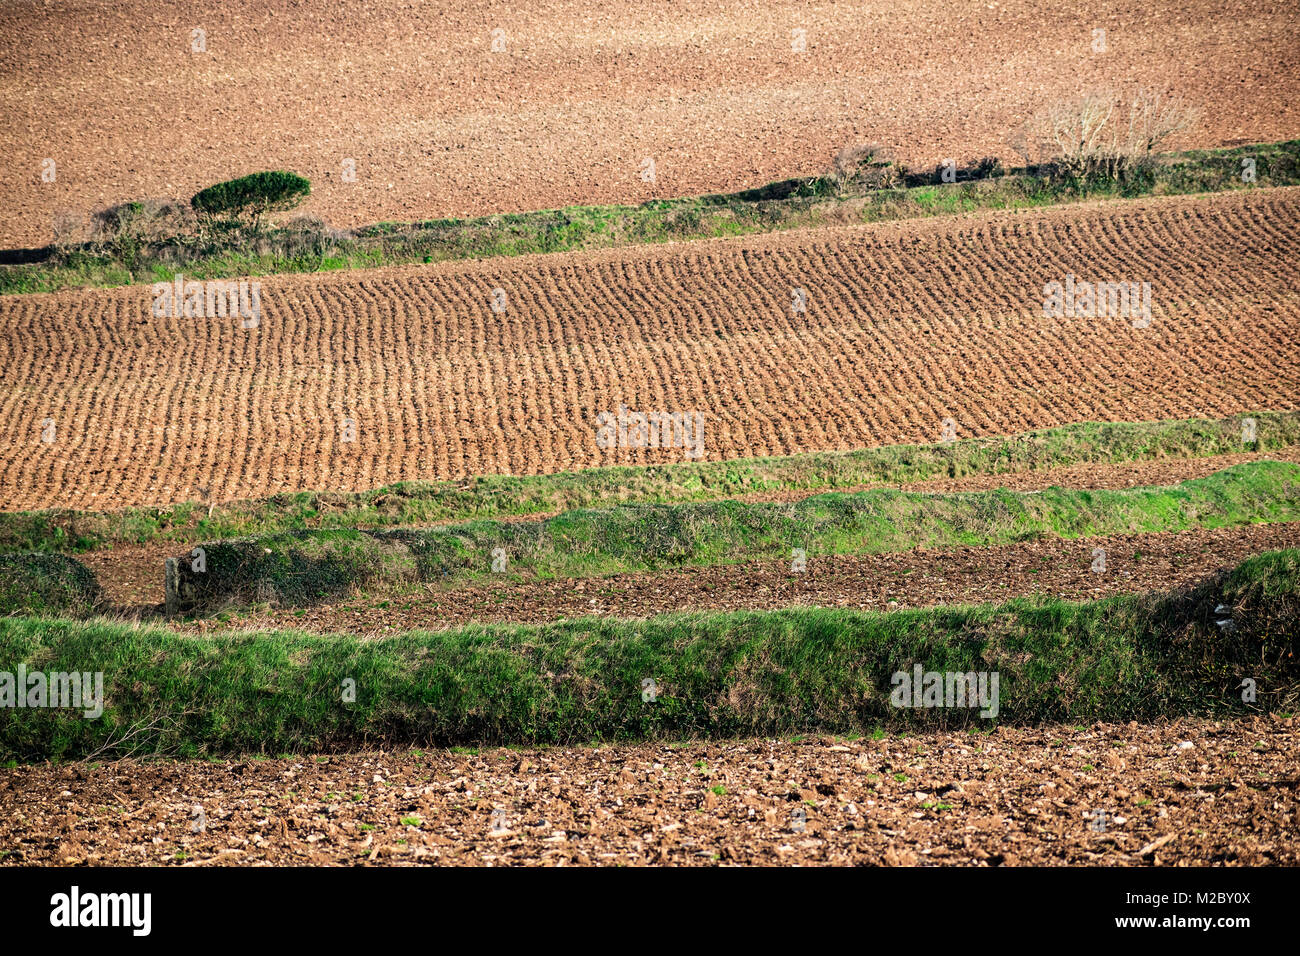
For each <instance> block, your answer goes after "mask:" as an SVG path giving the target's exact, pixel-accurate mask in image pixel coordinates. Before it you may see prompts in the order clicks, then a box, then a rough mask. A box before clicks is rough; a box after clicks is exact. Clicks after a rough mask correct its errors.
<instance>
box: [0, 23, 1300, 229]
mask: <svg viewBox="0 0 1300 956" xmlns="http://www.w3.org/2000/svg"><path fill="white" fill-rule="evenodd" d="M358 11H359V8H353V7H352V6H350V5H339V4H337V3H331V2H328V0H294V2H288V0H267V2H263V3H259V4H256V5H253V6H245V5H237V4H224V5H223V4H216V5H200V4H195V3H193V2H190V0H180V2H177V0H161V2H159V0H148V2H146V0H123V2H120V3H114V4H113V5H112V6H111V7H102V6H100V5H95V4H83V3H73V2H69V0H54V2H52V3H36V2H33V0H21V2H12V3H7V4H4V5H3V7H0V78H3V79H0V115H3V116H4V117H5V122H4V123H3V124H0V157H3V160H2V162H3V166H4V169H3V173H4V178H3V181H4V183H5V188H4V189H3V190H0V244H4V245H11V244H14V243H21V244H42V245H43V244H44V243H46V242H48V241H49V239H50V237H51V229H52V226H51V223H52V220H53V216H54V214H55V213H56V211H58V210H60V209H66V208H70V209H78V210H82V211H85V210H89V209H92V208H99V207H102V206H106V205H109V204H112V203H118V202H123V201H125V200H129V199H140V198H144V197H149V196H159V195H161V196H174V197H180V198H183V199H188V198H189V197H190V196H191V195H192V194H193V193H194V192H196V191H197V190H199V189H201V188H202V187H204V186H207V185H210V184H212V183H215V182H219V181H221V180H225V179H228V178H230V177H232V176H235V175H242V174H244V173H250V172H253V171H256V170H264V169H293V170H296V171H297V172H299V173H301V174H303V175H305V176H308V177H309V178H310V179H311V180H312V194H313V195H312V199H311V200H310V202H309V204H308V205H307V206H305V207H304V210H305V211H306V212H309V213H311V214H314V215H318V216H324V217H326V218H328V219H329V220H330V221H331V222H333V223H334V224H335V225H338V226H358V225H362V224H365V223H372V222H376V221H379V220H383V219H416V218H426V217H434V216H450V215H465V214H474V213H493V212H512V211H519V210H525V209H538V208H554V207H560V206H567V205H572V204H574V203H593V202H609V201H622V202H633V203H635V202H641V201H643V200H646V199H650V198H654V197H663V196H680V195H695V194H700V193H708V192H724V191H730V190H734V189H736V188H738V187H745V186H755V185H759V184H762V183H766V182H769V181H771V180H776V179H783V178H785V177H788V176H794V175H807V174H813V173H818V172H822V171H824V170H825V169H826V168H827V166H828V164H829V162H830V158H831V156H832V155H833V154H834V152H835V151H836V150H838V149H840V148H841V147H842V146H844V145H845V144H847V143H849V142H852V141H863V140H876V141H879V142H882V143H885V144H887V145H889V146H893V147H896V148H898V149H899V151H900V157H901V158H902V159H904V160H907V161H909V162H911V163H913V164H915V165H917V166H933V165H934V164H937V163H939V162H941V161H942V160H943V159H945V158H946V157H954V158H956V159H957V160H958V161H959V162H963V163H964V162H968V161H971V160H974V159H976V158H978V157H980V156H985V155H999V156H1002V157H1003V158H1004V159H1006V160H1008V161H1012V160H1014V159H1015V156H1014V154H1013V152H1012V150H1011V149H1010V148H1009V146H1008V140H1009V136H1010V134H1011V132H1012V130H1013V129H1015V128H1016V127H1018V126H1019V124H1020V123H1021V122H1022V121H1023V120H1024V118H1025V117H1026V116H1028V115H1030V114H1031V113H1033V112H1035V111H1037V110H1039V109H1041V108H1043V107H1044V106H1046V105H1047V104H1049V103H1051V102H1053V101H1055V100H1058V99H1061V98H1063V97H1069V96H1073V95H1076V94H1077V93H1079V92H1081V91H1082V90H1085V89H1099V88H1107V87H1111V88H1119V89H1125V90H1128V89H1132V88H1134V87H1136V86H1138V85H1143V84H1145V85H1148V86H1154V87H1156V88H1159V89H1161V90H1168V91H1172V92H1177V93H1181V94H1183V95H1184V96H1186V97H1187V98H1188V100H1190V101H1191V102H1193V103H1196V104H1199V105H1201V106H1202V107H1204V110H1205V116H1204V120H1203V122H1202V123H1201V125H1200V126H1199V127H1198V128H1197V129H1196V130H1195V131H1193V133H1191V134H1190V135H1189V136H1188V137H1187V142H1188V143H1189V144H1191V145H1197V146H1217V145H1222V144H1230V143H1239V142H1258V141H1261V140H1278V139H1286V138H1292V137H1294V136H1296V135H1297V133H1300V117H1298V116H1297V111H1296V103H1297V102H1300V72H1298V71H1296V70H1294V69H1292V68H1290V67H1288V66H1287V64H1288V63H1292V62H1293V60H1294V53H1295V49H1296V47H1297V45H1298V44H1297V40H1298V39H1300V30H1298V28H1297V22H1298V18H1297V13H1296V6H1295V4H1294V2H1283V3H1275V4H1243V3H1216V2H1211V0H1158V2H1154V3H1133V2H1132V0H1102V2H1098V0H1086V2H1083V3H1079V2H1067V0H994V2H988V3H974V4H969V5H946V6H943V7H942V8H940V7H937V6H936V5H934V4H933V3H929V2H926V0H893V2H891V3H889V4H881V3H863V2H859V0H854V2H848V3H836V4H824V5H808V4H803V3H796V2H792V0H746V2H745V3H743V4H722V5H720V4H718V3H716V2H711V0H685V2H681V0H678V2H674V3H671V4H665V3H650V4H646V3H629V2H627V0H619V2H613V3H600V4H594V5H593V4H589V3H582V4H575V3H572V2H570V0H534V2H532V3H529V4H525V5H514V6H512V7H511V8H510V9H509V10H506V9H505V8H502V7H501V6H500V5H499V4H494V3H490V2H488V0H455V2H451V0H435V2H432V3H420V4H410V3H407V2H405V0H375V2H369V3H367V4H366V5H365V7H364V13H361V12H358ZM195 28H202V29H204V30H206V40H207V44H206V45H207V52H206V53H192V52H191V31H192V30H194V29H195ZM498 28H499V29H501V30H503V31H504V38H505V41H506V46H505V52H500V53H493V52H491V44H492V31H493V30H494V29H498ZM795 29H803V30H805V31H806V34H805V36H806V43H807V52H805V53H795V52H793V51H792V50H791V40H792V36H791V32H792V30H795ZM1096 29H1104V30H1106V41H1107V42H1106V46H1107V49H1106V52H1104V53H1095V52H1094V51H1093V39H1094V35H1093V31H1094V30H1096ZM47 157H48V158H52V159H54V160H55V161H56V162H57V164H58V167H57V173H58V174H57V179H56V181H55V182H54V183H44V182H42V180H41V163H42V161H43V160H44V159H45V158H47ZM645 157H651V158H653V159H654V160H655V162H656V170H655V172H656V176H655V182H653V183H647V182H643V181H642V176H641V172H642V160H643V159H644V158H645ZM345 159H353V160H355V163H356V173H357V175H356V182H354V183H347V182H343V181H342V175H341V171H342V163H343V161H344V160H345Z"/></svg>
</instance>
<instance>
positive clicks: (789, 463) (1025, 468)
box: [0, 411, 1300, 554]
mask: <svg viewBox="0 0 1300 956" xmlns="http://www.w3.org/2000/svg"><path fill="white" fill-rule="evenodd" d="M1252 421H1253V423H1254V425H1253V432H1250V434H1253V436H1254V438H1253V440H1252V441H1244V440H1243V439H1244V438H1245V437H1247V435H1248V432H1247V431H1246V430H1243V429H1249V428H1250V425H1249V422H1252ZM1243 423H1246V424H1245V425H1243ZM1296 444H1300V411H1258V412H1251V413H1249V414H1243V415H1232V416H1229V417H1226V418H1218V419H1210V418H1193V419H1182V420H1174V419H1170V420H1164V421H1157V422H1113V423H1106V422H1082V423H1079V424H1074V425H1064V426H1060V427H1057V428H1047V429H1036V430H1034V431H1029V432H1023V433H1020V434H1017V435H1009V436H998V437H991V438H963V439H959V440H957V441H953V442H949V443H932V444H917V445H885V446H879V447H875V448H865V449H858V450H854V451H830V452H804V453H800V454H794V455H785V456H775V457H764V458H734V459H729V460H726V461H720V462H709V461H704V462H676V463H671V464H666V465H634V466H628V465H614V466H608V467H603V468H590V469H586V470H583V471H576V472H557V473H553V474H543V475H523V476H504V475H482V476H477V477H474V478H470V479H467V480H462V481H455V480H452V481H406V482H397V483H395V484H391V485H384V486H382V487H379V488H376V489H374V490H371V491H365V492H324V491H303V492H297V493H294V494H280V495H271V496H269V497H266V498H259V499H247V500H238V501H229V502H221V501H209V502H194V501H191V502H185V503H181V504H176V505H170V506H162V507H133V508H125V509H121V510H118V511H82V510H77V509H61V508H60V509H46V510H40V511H12V512H0V551H24V552H25V551H51V552H60V553H71V554H75V553H78V552H84V551H91V550H96V549H100V548H108V547H113V546H116V545H123V544H129V545H141V544H149V543H153V542H165V541H176V542H191V541H197V540H204V539H206V540H215V539H222V538H232V537H244V536H249V535H259V534H274V533H279V532H285V531H305V530H327V529H332V528H382V527H403V526H405V527H417V526H421V525H434V524H443V523H451V522H457V521H467V520H472V519H488V518H526V517H541V516H546V515H554V514H559V513H560V512H562V511H570V510H574V509H578V508H599V507H608V506H610V505H612V504H618V503H640V504H670V503H684V502H704V501H716V500H720V499H723V498H734V497H740V496H744V495H754V494H764V493H779V492H784V491H791V490H795V491H807V492H809V493H810V494H811V493H814V492H818V491H836V490H847V489H860V488H863V487H865V486H871V485H881V486H886V485H896V484H902V483H905V482H915V481H925V480H928V479H933V478H940V477H952V478H955V477H962V476H967V475H977V474H978V475H997V474H1019V473H1024V472H1034V471H1042V470H1046V469H1049V468H1054V467H1058V466H1063V465H1076V464H1084V463H1107V462H1110V463H1115V462H1135V461H1146V460H1153V459H1160V458H1205V457H1210V456H1213V455H1220V454H1229V453H1235V452H1243V451H1254V452H1265V451H1269V450H1276V449H1280V448H1286V447H1289V446H1293V445H1296Z"/></svg>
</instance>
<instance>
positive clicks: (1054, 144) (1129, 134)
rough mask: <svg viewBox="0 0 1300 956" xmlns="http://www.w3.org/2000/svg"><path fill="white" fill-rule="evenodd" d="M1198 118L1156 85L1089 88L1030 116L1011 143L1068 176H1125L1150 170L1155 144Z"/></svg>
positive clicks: (1027, 158) (1027, 157)
mask: <svg viewBox="0 0 1300 956" xmlns="http://www.w3.org/2000/svg"><path fill="white" fill-rule="evenodd" d="M1199 120H1200V114H1199V112H1198V111H1197V110H1195V109H1193V108H1192V107H1190V106H1188V105H1187V104H1186V103H1184V102H1183V100H1182V98H1181V97H1177V96H1167V95H1165V94H1163V93H1160V92H1158V91H1155V90H1147V89H1139V90H1137V91H1136V92H1135V93H1133V94H1132V95H1131V96H1127V97H1120V96H1118V95H1116V94H1115V93H1112V92H1109V91H1102V92H1091V93H1085V94H1084V95H1083V96H1080V97H1077V98H1075V99H1072V100H1063V101H1061V102H1058V103H1054V104H1052V105H1051V106H1049V107H1048V108H1047V109H1045V110H1043V111H1042V112H1041V113H1039V114H1038V115H1036V116H1035V117H1033V118H1032V119H1031V120H1030V121H1029V122H1028V123H1026V124H1025V127H1024V129H1023V130H1021V131H1020V133H1019V134H1018V135H1017V136H1016V137H1015V138H1013V140H1012V148H1013V149H1015V150H1016V151H1017V152H1018V153H1020V155H1021V156H1022V157H1023V158H1024V159H1025V161H1026V162H1027V163H1028V162H1031V161H1034V160H1035V159H1036V161H1037V162H1039V163H1044V162H1046V163H1049V164H1051V165H1053V166H1055V167H1057V168H1058V169H1059V170H1060V171H1061V172H1062V173H1064V174H1065V175H1067V176H1069V177H1072V178H1076V179H1094V178H1106V179H1114V180H1124V179H1128V178H1130V177H1132V176H1134V175H1137V174H1138V173H1141V172H1143V171H1145V170H1146V169H1149V168H1150V165H1151V163H1152V162H1153V159H1154V153H1155V150H1156V148H1157V147H1159V146H1162V145H1164V144H1166V143H1167V142H1168V141H1169V140H1170V139H1171V138H1173V137H1174V136H1176V135H1177V134H1179V133H1182V132H1185V131H1187V130H1189V129H1191V128H1192V127H1194V126H1195V125H1196V124H1197V123H1198V122H1199ZM1035 153H1037V156H1035Z"/></svg>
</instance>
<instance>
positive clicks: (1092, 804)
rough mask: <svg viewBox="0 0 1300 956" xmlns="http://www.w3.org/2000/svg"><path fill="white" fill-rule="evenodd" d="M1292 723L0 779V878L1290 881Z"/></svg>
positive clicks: (34, 771) (1298, 826) (1297, 764)
mask: <svg viewBox="0 0 1300 956" xmlns="http://www.w3.org/2000/svg"><path fill="white" fill-rule="evenodd" d="M1298 744H1300V736H1298V733H1297V722H1296V718H1286V719H1282V718H1276V717H1258V718H1247V719H1242V720H1238V721H1234V722H1229V723H1215V722H1210V721H1206V720H1184V721H1178V722H1173V723H1168V724H1161V725H1156V726H1139V725H1137V724H1128V725H1113V724H1097V725H1094V726H1090V727H1068V726H1055V727H1044V728H1033V729H1011V728H1005V727H1002V728H998V729H997V730H995V731H993V732H992V733H975V732H967V733H963V732H945V733H929V734H908V735H905V736H897V737H883V738H882V739H860V740H839V739H826V738H822V739H804V740H799V739H796V740H793V741H790V740H757V741H744V742H736V743H687V744H680V745H652V744H647V745H628V746H600V747H595V748H574V749H571V748H564V749H558V748H556V749H543V750H506V749H485V750H483V751H482V752H459V753H457V752H449V751H445V750H433V751H428V752H422V751H419V750H409V751H399V752H393V753H367V754H350V755H342V756H317V757H299V758H292V759H275V760H259V759H245V760H240V761H238V762H234V761H223V762H212V763H204V762H193V763H175V762H165V761H163V762H155V761H151V762H140V761H123V762H118V763H107V764H102V765H101V764H85V763H75V764H64V765H59V766H21V767H18V768H16V769H10V770H0V848H2V849H0V864H28V865H32V864H55V865H81V864H88V865H105V864H121V865H137V866H138V865H184V866H208V865H232V864H233V865H258V864H278V865H294V864H314V865H322V864H347V865H356V864H376V865H409V864H442V865H462V864H463V865H498V866H499V865H537V864H540V865H551V866H564V865H572V864H579V865H582V864H593V865H614V864H631V865H643V864H665V865H674V866H710V865H734V864H742V865H744V864H750V865H766V864H785V865H791V864H801V865H815V864H867V865H872V864H880V865H939V864H942V865H975V866H1016V865H1057V864H1066V865H1112V866H1113V865H1120V866H1146V865H1161V866H1188V865H1210V864H1213V865H1227V866H1236V865H1250V866H1259V865H1270V864H1282V865H1290V866H1294V865H1297V864H1298V863H1300V802H1298V800H1297V796H1298V794H1297V788H1300V758H1297V745H1298Z"/></svg>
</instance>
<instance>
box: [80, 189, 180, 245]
mask: <svg viewBox="0 0 1300 956" xmlns="http://www.w3.org/2000/svg"><path fill="white" fill-rule="evenodd" d="M196 226H197V223H196V221H195V218H194V212H193V210H191V209H190V207H189V206H188V205H186V204H185V203H181V202H178V201H176V200H174V199H140V200H135V201H133V202H124V203H119V204H118V205H116V206H109V207H108V208H106V209H101V210H99V211H98V212H96V213H93V214H92V215H91V217H90V233H91V235H90V239H91V241H92V242H96V243H101V244H103V245H106V246H112V245H115V244H118V243H121V242H123V241H126V240H130V241H134V242H158V241H161V240H164V239H171V238H174V237H176V236H179V235H186V234H190V233H193V232H194V231H195V228H196Z"/></svg>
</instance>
